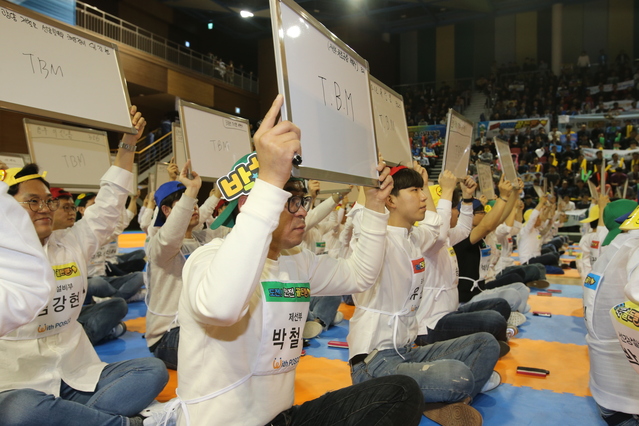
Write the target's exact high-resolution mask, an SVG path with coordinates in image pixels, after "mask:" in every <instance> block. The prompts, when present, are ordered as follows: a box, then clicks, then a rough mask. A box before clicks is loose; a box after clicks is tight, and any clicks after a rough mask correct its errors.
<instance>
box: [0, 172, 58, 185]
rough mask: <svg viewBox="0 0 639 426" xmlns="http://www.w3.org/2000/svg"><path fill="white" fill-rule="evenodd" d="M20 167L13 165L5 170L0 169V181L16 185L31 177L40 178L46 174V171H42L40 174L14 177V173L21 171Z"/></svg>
mask: <svg viewBox="0 0 639 426" xmlns="http://www.w3.org/2000/svg"><path fill="white" fill-rule="evenodd" d="M21 170H22V169H21V168H20V167H13V168H11V169H7V170H0V181H2V182H4V183H6V184H7V185H9V186H13V185H17V184H19V183H22V182H26V181H28V180H32V179H38V178H42V179H44V178H45V177H46V176H47V172H42V174H41V175H38V174H34V175H26V176H22V177H19V178H17V179H16V177H15V176H16V175H17V174H18V173H19V172H20V171H21Z"/></svg>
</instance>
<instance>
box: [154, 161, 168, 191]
mask: <svg viewBox="0 0 639 426" xmlns="http://www.w3.org/2000/svg"><path fill="white" fill-rule="evenodd" d="M168 168H169V165H168V163H165V162H161V161H158V162H157V163H155V176H154V177H155V188H153V192H155V191H157V190H158V188H159V187H160V186H162V185H164V184H165V183H167V182H169V181H170V180H171V179H170V178H169V172H168Z"/></svg>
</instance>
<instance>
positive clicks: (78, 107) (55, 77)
mask: <svg viewBox="0 0 639 426" xmlns="http://www.w3.org/2000/svg"><path fill="white" fill-rule="evenodd" d="M0 14H2V18H3V19H0V40H11V42H10V43H2V44H0V54H2V57H3V67H2V68H0V109H6V110H10V111H18V112H23V113H26V114H32V115H38V116H42V117H48V118H52V119H56V120H61V121H67V122H71V123H77V124H81V125H83V126H87V127H94V128H98V129H105V130H113V131H118V132H126V133H132V134H135V133H137V130H136V129H135V127H134V126H132V125H131V117H130V114H129V108H130V105H131V102H130V99H129V92H128V90H127V87H126V81H125V79H124V73H123V71H122V66H121V64H120V61H119V53H118V47H117V45H115V44H114V43H110V42H108V41H106V40H103V39H100V38H98V37H96V36H93V35H90V34H88V33H86V32H83V31H81V30H79V29H78V28H76V27H72V26H70V25H67V24H64V23H62V22H60V21H57V20H54V19H51V18H48V17H46V16H43V15H40V14H39V13H36V12H33V11H31V10H29V9H26V8H24V7H20V6H17V5H15V4H12V3H7V2H6V1H4V0H0Z"/></svg>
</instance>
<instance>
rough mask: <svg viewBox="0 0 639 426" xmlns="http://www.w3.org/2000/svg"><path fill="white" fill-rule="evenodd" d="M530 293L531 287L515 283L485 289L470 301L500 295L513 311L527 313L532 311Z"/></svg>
mask: <svg viewBox="0 0 639 426" xmlns="http://www.w3.org/2000/svg"><path fill="white" fill-rule="evenodd" d="M529 295H530V289H529V288H528V287H526V285H525V284H523V283H513V284H509V285H506V286H502V287H497V288H493V289H489V290H484V291H482V292H481V293H479V294H478V295H476V296H474V297H473V298H472V299H470V301H471V302H479V301H481V300H486V299H492V298H495V297H500V298H502V299H504V300H505V301H506V302H508V304H509V305H510V309H511V310H512V311H517V312H521V313H522V314H525V313H526V312H528V311H530V305H528V296H529Z"/></svg>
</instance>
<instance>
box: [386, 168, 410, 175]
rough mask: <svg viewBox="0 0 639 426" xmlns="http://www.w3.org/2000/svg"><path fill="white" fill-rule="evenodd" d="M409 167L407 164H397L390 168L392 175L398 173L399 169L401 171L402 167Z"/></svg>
mask: <svg viewBox="0 0 639 426" xmlns="http://www.w3.org/2000/svg"><path fill="white" fill-rule="evenodd" d="M407 168H408V167H406V166H395V167H391V169H390V175H391V176H393V175H394V174H395V173H397V172H398V171H400V170H401V169H407Z"/></svg>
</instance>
